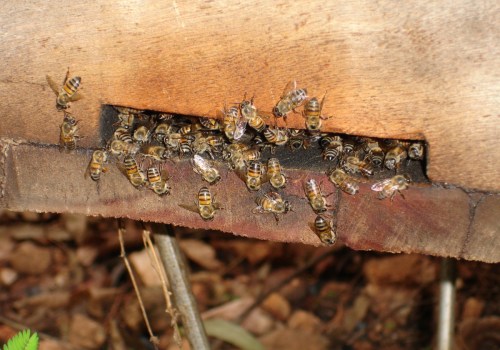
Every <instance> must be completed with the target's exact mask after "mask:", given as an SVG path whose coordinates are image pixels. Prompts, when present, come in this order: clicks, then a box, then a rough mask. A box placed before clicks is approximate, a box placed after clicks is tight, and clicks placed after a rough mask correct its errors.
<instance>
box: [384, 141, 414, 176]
mask: <svg viewBox="0 0 500 350" xmlns="http://www.w3.org/2000/svg"><path fill="white" fill-rule="evenodd" d="M407 156H408V154H407V152H406V149H405V147H404V146H403V145H401V144H398V145H397V146H395V147H393V148H391V149H390V150H388V151H387V153H386V154H385V160H384V165H385V167H386V168H387V169H389V170H395V169H396V170H397V169H399V167H400V165H401V162H402V161H403V160H405V159H406V158H407Z"/></svg>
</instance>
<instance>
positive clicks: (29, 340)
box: [3, 329, 38, 350]
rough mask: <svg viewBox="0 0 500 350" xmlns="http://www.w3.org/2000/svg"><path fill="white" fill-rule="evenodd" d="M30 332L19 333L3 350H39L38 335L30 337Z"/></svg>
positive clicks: (34, 334)
mask: <svg viewBox="0 0 500 350" xmlns="http://www.w3.org/2000/svg"><path fill="white" fill-rule="evenodd" d="M30 332H31V331H30V330H29V329H25V330H24V331H21V332H19V333H17V334H16V335H15V336H13V337H12V338H11V339H9V341H8V342H7V344H5V345H4V346H3V350H37V349H38V334H37V333H33V335H30Z"/></svg>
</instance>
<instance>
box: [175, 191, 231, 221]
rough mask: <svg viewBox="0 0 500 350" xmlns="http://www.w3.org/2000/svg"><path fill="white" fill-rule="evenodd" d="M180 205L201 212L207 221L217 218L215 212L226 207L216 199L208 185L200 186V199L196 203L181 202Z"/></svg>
mask: <svg viewBox="0 0 500 350" xmlns="http://www.w3.org/2000/svg"><path fill="white" fill-rule="evenodd" d="M179 206H180V207H182V208H184V209H187V210H189V211H192V212H195V213H198V214H200V216H201V218H202V219H203V220H205V221H212V220H213V219H214V218H215V212H216V211H217V210H221V209H224V208H222V207H221V206H220V205H219V203H217V202H216V201H215V195H213V196H212V194H211V193H210V190H209V189H208V188H207V187H202V188H200V190H199V191H198V200H197V202H195V203H194V206H189V205H182V204H179Z"/></svg>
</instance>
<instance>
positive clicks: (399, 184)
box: [372, 174, 410, 201]
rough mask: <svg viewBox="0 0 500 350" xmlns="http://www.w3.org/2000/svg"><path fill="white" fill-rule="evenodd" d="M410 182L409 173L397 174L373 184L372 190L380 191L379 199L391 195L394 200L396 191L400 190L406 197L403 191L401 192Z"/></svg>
mask: <svg viewBox="0 0 500 350" xmlns="http://www.w3.org/2000/svg"><path fill="white" fill-rule="evenodd" d="M409 183H410V177H409V176H408V175H407V174H404V175H396V176H394V177H391V178H390V179H385V180H383V181H380V182H377V183H375V184H373V185H372V191H375V192H380V193H379V194H378V198H379V199H384V198H387V197H390V198H391V201H392V200H393V199H394V196H395V195H396V192H399V194H400V195H401V197H403V199H404V198H405V197H404V195H403V193H401V191H403V190H406V189H407V188H408V184H409Z"/></svg>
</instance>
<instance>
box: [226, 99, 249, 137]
mask: <svg viewBox="0 0 500 350" xmlns="http://www.w3.org/2000/svg"><path fill="white" fill-rule="evenodd" d="M222 127H223V130H224V134H225V135H226V137H227V139H228V140H229V141H230V142H234V141H238V140H239V139H241V137H242V136H243V134H245V130H246V127H247V121H246V119H245V118H243V117H242V116H241V115H240V111H239V109H238V107H236V106H233V107H230V108H229V109H225V110H224V113H223V119H222Z"/></svg>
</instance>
